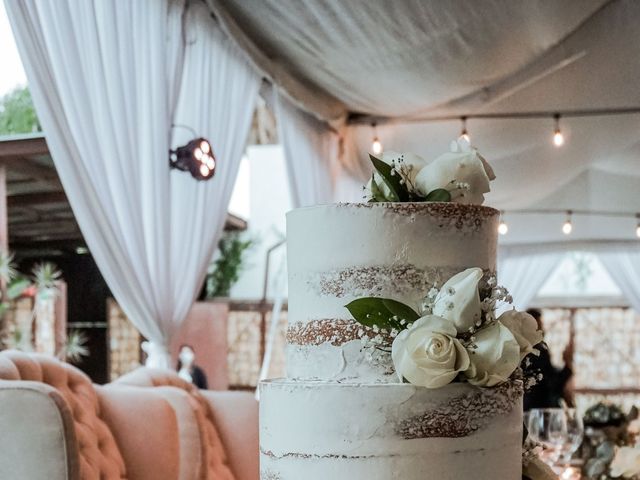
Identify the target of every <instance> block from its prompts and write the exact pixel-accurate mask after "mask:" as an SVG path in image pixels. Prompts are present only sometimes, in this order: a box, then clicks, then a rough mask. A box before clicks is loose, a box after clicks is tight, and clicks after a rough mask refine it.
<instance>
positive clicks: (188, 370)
mask: <svg viewBox="0 0 640 480" xmlns="http://www.w3.org/2000/svg"><path fill="white" fill-rule="evenodd" d="M195 358H196V352H195V351H194V350H193V347H192V346H191V345H182V346H181V347H180V352H179V353H178V366H177V367H176V370H177V371H178V375H179V376H180V378H182V379H184V380H186V381H187V382H189V383H193V384H194V385H195V386H196V387H198V388H201V389H203V390H206V389H207V376H206V375H205V373H204V371H203V370H202V369H201V368H200V367H199V366H197V365H196V364H195V363H194V360H195Z"/></svg>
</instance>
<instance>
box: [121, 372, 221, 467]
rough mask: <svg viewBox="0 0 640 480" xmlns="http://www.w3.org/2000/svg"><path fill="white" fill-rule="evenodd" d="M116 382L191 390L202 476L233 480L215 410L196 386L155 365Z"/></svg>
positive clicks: (189, 391) (131, 373)
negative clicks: (196, 421)
mask: <svg viewBox="0 0 640 480" xmlns="http://www.w3.org/2000/svg"><path fill="white" fill-rule="evenodd" d="M116 382H117V383H123V384H128V385H138V386H147V387H166V386H170V387H176V388H179V389H181V390H184V391H186V392H188V393H189V394H190V395H191V397H192V398H193V400H194V408H195V409H196V414H197V417H198V419H199V427H200V433H201V438H202V458H203V465H204V466H206V468H203V472H202V475H201V478H202V479H203V480H234V475H233V473H232V471H231V468H230V466H229V460H228V458H227V453H226V451H225V448H224V445H223V444H222V440H221V439H220V435H219V433H218V428H217V426H216V422H215V418H214V416H213V412H212V411H211V408H210V407H209V402H208V401H207V399H206V398H204V397H203V396H202V395H201V394H200V392H199V390H198V388H197V387H195V386H194V385H192V384H191V383H189V382H187V381H185V380H183V379H182V378H180V377H179V376H178V374H177V373H175V372H173V371H172V370H162V369H154V368H146V367H142V368H138V369H136V370H134V371H133V372H130V373H128V374H126V375H124V376H122V377H120V378H119V379H118V380H116Z"/></svg>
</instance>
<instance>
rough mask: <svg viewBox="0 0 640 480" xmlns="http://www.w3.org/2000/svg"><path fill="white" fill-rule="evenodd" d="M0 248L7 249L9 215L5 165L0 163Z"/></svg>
mask: <svg viewBox="0 0 640 480" xmlns="http://www.w3.org/2000/svg"><path fill="white" fill-rule="evenodd" d="M0 248H2V249H4V251H5V252H6V251H8V249H9V217H8V215H7V167H5V166H4V165H0Z"/></svg>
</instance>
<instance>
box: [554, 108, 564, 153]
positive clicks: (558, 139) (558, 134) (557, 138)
mask: <svg viewBox="0 0 640 480" xmlns="http://www.w3.org/2000/svg"><path fill="white" fill-rule="evenodd" d="M553 119H554V120H555V124H556V127H555V130H554V131H553V144H554V145H555V146H556V147H561V146H562V145H564V135H562V130H560V114H559V113H556V114H555V115H554V116H553Z"/></svg>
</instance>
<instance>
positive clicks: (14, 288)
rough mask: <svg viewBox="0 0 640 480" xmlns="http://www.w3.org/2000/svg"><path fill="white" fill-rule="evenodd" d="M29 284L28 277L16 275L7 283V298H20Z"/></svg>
mask: <svg viewBox="0 0 640 480" xmlns="http://www.w3.org/2000/svg"><path fill="white" fill-rule="evenodd" d="M30 286H31V281H30V280H29V279H28V278H24V277H18V278H15V279H13V280H12V281H11V282H9V284H8V285H7V300H15V299H17V298H20V297H21V296H22V294H23V293H24V292H25V291H26V290H27V289H28V288H29V287H30Z"/></svg>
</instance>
